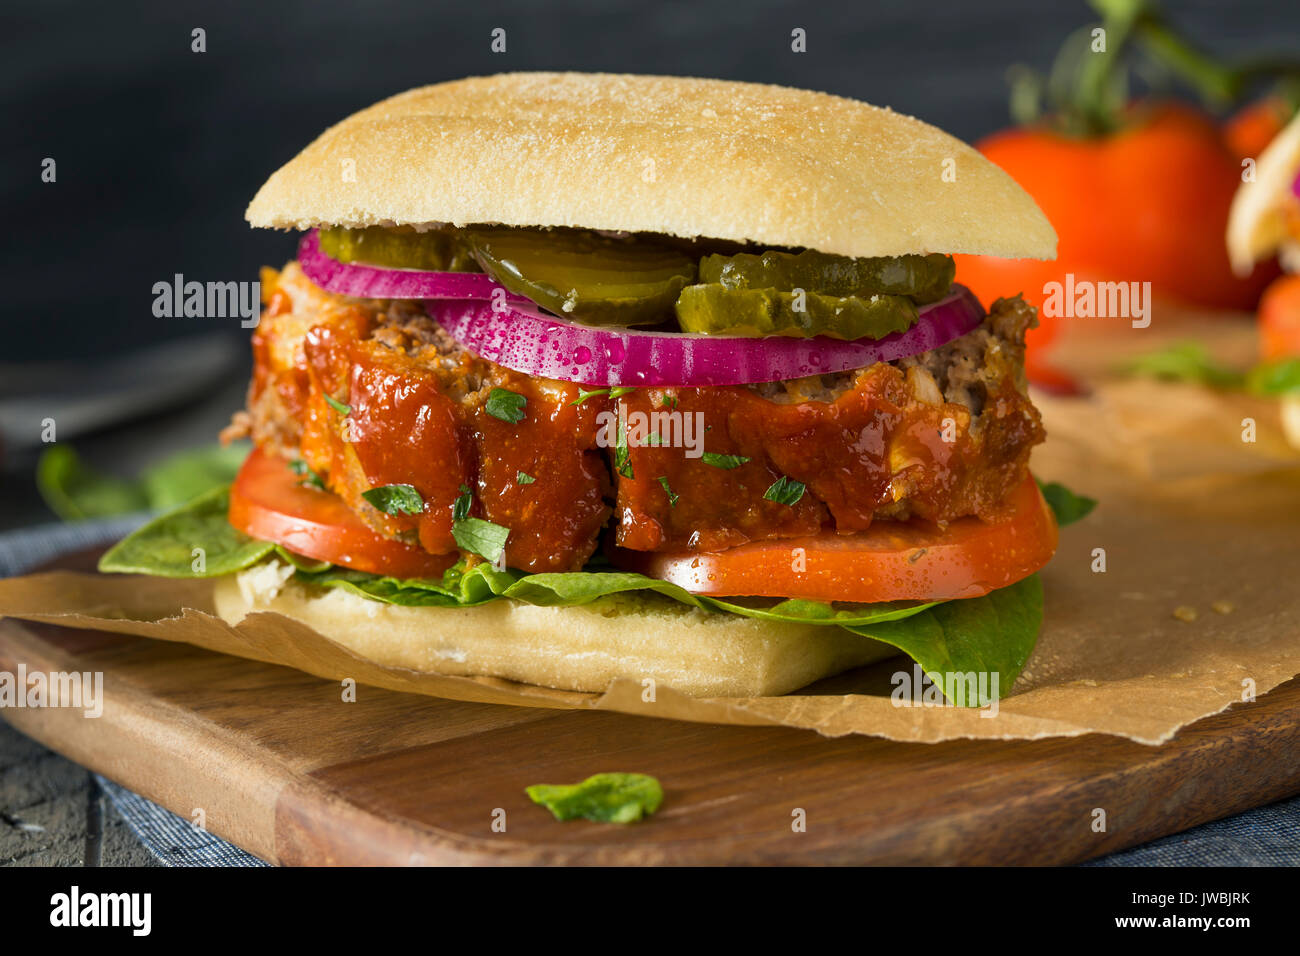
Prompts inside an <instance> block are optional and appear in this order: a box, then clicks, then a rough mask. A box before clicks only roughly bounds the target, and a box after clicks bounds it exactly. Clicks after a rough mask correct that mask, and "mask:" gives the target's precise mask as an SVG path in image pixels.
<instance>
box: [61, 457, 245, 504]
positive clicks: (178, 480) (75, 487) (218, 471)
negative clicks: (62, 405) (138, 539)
mask: <svg viewBox="0 0 1300 956" xmlns="http://www.w3.org/2000/svg"><path fill="white" fill-rule="evenodd" d="M247 456H248V444H247V443H246V442H243V443H237V444H231V445H225V446H223V445H210V446H205V447H203V448H196V449H192V450H189V451H183V452H180V453H178V454H175V455H172V456H170V457H168V458H164V459H163V460H162V461H160V462H157V463H155V464H153V465H150V466H149V467H148V468H145V469H144V471H142V472H141V473H140V477H139V478H138V479H136V480H127V479H123V478H115V477H113V476H111V475H105V474H103V473H102V472H99V471H96V470H95V469H93V468H91V467H90V466H89V465H87V464H86V463H85V462H84V461H82V459H81V456H80V455H78V454H77V452H76V451H75V450H74V449H72V448H71V447H69V446H67V445H51V446H50V447H49V448H48V449H46V451H45V453H44V454H42V455H41V457H40V460H39V461H38V462H37V463H36V487H37V490H38V491H40V493H41V497H42V498H44V499H45V503H46V504H47V505H49V506H50V510H51V511H53V512H54V513H55V514H57V515H58V516H59V517H60V518H62V519H63V520H64V521H80V520H82V519H86V518H110V517H113V516H115V515H124V514H130V513H131V512H133V511H144V510H152V511H168V510H170V509H173V508H176V507H178V506H180V505H182V504H184V503H185V502H187V501H189V500H191V499H192V498H195V497H197V496H198V495H201V494H203V493H204V492H207V491H211V490H212V489H213V488H218V487H221V486H222V485H227V484H229V483H230V482H231V481H233V480H234V477H235V473H236V472H238V471H239V466H240V465H241V464H243V462H244V459H245V458H246V457H247Z"/></svg>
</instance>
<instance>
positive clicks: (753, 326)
mask: <svg viewBox="0 0 1300 956" xmlns="http://www.w3.org/2000/svg"><path fill="white" fill-rule="evenodd" d="M954 270H955V266H954V263H953V260H952V258H951V257H949V256H942V255H929V256H920V255H910V256H898V257H896V258H870V259H852V258H849V257H847V256H833V255H828V254H826V253H822V252H813V251H808V252H800V253H789V252H775V251H768V252H764V253H761V254H758V255H754V254H750V253H742V254H740V255H734V256H720V255H711V256H705V257H704V258H703V259H702V260H701V262H700V284H699V285H694V286H690V287H688V288H687V289H685V290H683V292H682V295H681V297H680V298H679V299H678V300H677V321H678V322H679V323H680V325H681V327H682V329H683V330H684V331H687V332H701V333H707V334H714V335H751V336H764V335H792V336H813V335H826V336H830V337H832V338H838V339H848V340H852V339H859V338H873V339H876V338H881V337H883V336H885V335H888V334H890V333H891V332H900V331H903V330H904V329H907V328H908V327H910V326H911V325H912V324H913V323H915V322H916V319H917V304H918V303H920V304H924V303H927V302H935V301H938V300H939V299H941V298H943V297H944V296H945V295H947V294H948V290H949V289H950V288H951V286H952V279H953V274H954Z"/></svg>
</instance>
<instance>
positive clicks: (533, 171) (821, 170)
mask: <svg viewBox="0 0 1300 956" xmlns="http://www.w3.org/2000/svg"><path fill="white" fill-rule="evenodd" d="M247 217H248V221H249V222H251V223H252V224H253V225H254V226H263V227H273V228H281V229H308V228H311V227H314V226H321V225H333V226H353V227H355V226H372V225H386V226H391V225H413V226H417V227H419V226H425V225H430V224H435V223H452V224H454V225H467V224H470V223H501V224H504V225H511V226H577V227H584V228H588V229H600V230H611V231H617V232H650V233H664V234H668V235H673V236H682V237H705V238H711V239H728V240H735V241H740V242H746V241H747V242H753V243H756V244H758V245H760V246H786V247H806V248H811V249H818V250H821V251H822V252H829V253H837V254H840V255H847V256H896V255H904V254H907V253H933V252H939V253H962V252H965V253H981V254H987V255H994V256H1005V257H1009V258H1035V259H1050V258H1053V257H1054V256H1055V254H1056V233H1055V232H1054V231H1053V230H1052V227H1051V224H1050V223H1048V221H1047V219H1046V217H1045V216H1044V215H1043V213H1042V211H1041V210H1039V208H1038V207H1037V206H1036V205H1035V204H1034V201H1033V200H1032V199H1031V198H1030V197H1029V196H1028V194H1026V193H1025V191H1024V190H1022V189H1021V188H1020V187H1019V186H1018V185H1016V183H1015V182H1014V181H1013V180H1012V179H1011V177H1010V176H1008V175H1007V174H1006V173H1004V172H1003V171H1002V170H1001V169H999V168H998V167H997V166H995V165H993V164H992V163H991V162H989V161H988V160H987V159H985V158H984V157H983V156H981V155H980V154H979V153H978V152H976V151H975V150H974V149H972V148H971V147H969V146H967V145H966V144H965V143H962V142H961V141H960V140H957V139H955V138H954V137H952V136H949V135H948V134H947V133H944V132H942V131H940V130H938V129H935V128H934V127H933V126H930V125H928V124H926V123H923V122H921V121H920V120H917V119H913V118H912V117H910V116H905V115H903V114H901V113H895V112H893V111H892V110H888V109H881V108H879V107H875V106H869V105H867V104H866V103H861V102H858V101H856V100H849V99H844V98H843V97H838V96H830V95H828V94H825V93H813V92H809V91H806V90H795V89H789V88H786V87H781V86H767V85H762V84H757V83H733V82H727V81H723V80H705V79H687V78H681V77H662V76H627V75H615V74H601V73H505V74H500V75H497V76H487V77H473V78H470V79H464V80H456V81H454V82H450V83H439V84H437V85H434V86H426V87H422V88H420V89H415V90H410V91H409V92H406V93H402V94H400V95H398V96H394V97H391V98H390V99H387V100H384V101H383V102H381V103H377V104H376V105H374V106H371V107H370V108H368V109H364V110H362V111H361V112H360V113H357V114H355V115H353V116H350V117H348V118H347V119H345V120H343V122H341V123H338V124H337V125H335V126H332V127H331V128H330V129H328V130H326V131H325V132H324V133H322V134H321V135H320V136H319V137H318V138H317V139H316V141H315V142H313V143H312V144H311V145H310V146H308V147H307V148H306V149H305V150H303V151H302V152H301V153H299V154H298V155H297V156H296V157H295V158H294V159H292V160H291V161H290V162H289V163H288V164H287V165H285V166H284V167H282V168H281V169H279V170H278V171H277V172H276V173H275V174H274V175H273V176H272V177H271V178H270V179H269V180H267V182H266V184H265V185H264V186H263V187H262V188H261V189H260V190H259V191H258V193H257V195H256V196H255V197H254V198H253V201H252V203H251V204H250V205H249V207H248V212H247Z"/></svg>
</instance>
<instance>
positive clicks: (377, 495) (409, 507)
mask: <svg viewBox="0 0 1300 956" xmlns="http://www.w3.org/2000/svg"><path fill="white" fill-rule="evenodd" d="M361 497H362V498H365V499H366V501H368V502H370V503H371V504H372V505H374V506H375V507H376V508H378V509H379V510H380V511H382V512H384V513H385V514H390V515H418V514H419V513H420V512H421V511H423V510H424V499H423V498H421V497H420V493H419V492H418V491H416V490H415V486H414V485H380V486H379V487H378V488H371V489H370V490H369V491H363V492H361Z"/></svg>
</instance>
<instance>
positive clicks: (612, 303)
mask: <svg viewBox="0 0 1300 956" xmlns="http://www.w3.org/2000/svg"><path fill="white" fill-rule="evenodd" d="M466 237H467V239H468V242H469V244H470V247H471V248H472V249H473V250H474V253H475V255H476V256H477V257H478V261H479V264H480V265H481V266H482V267H483V270H484V271H485V272H487V273H488V274H489V275H491V276H492V278H494V279H496V280H497V281H498V282H500V283H501V284H502V285H503V286H505V287H506V288H507V289H509V290H510V291H511V292H514V293H516V294H517V295H522V296H527V297H528V298H529V299H532V300H533V301H534V302H536V303H537V304H538V305H540V306H542V307H543V308H545V309H549V310H550V311H552V312H554V313H555V314H556V315H560V316H564V317H565V318H572V319H574V320H577V321H581V322H586V323H589V324H592V325H637V324H645V323H648V322H660V321H663V320H664V319H666V318H668V317H669V316H670V315H671V314H672V309H673V303H674V302H676V301H677V297H678V295H679V294H680V293H681V291H682V289H683V288H684V287H685V286H686V285H688V284H689V283H691V282H693V281H695V260H694V259H692V258H691V257H690V256H687V255H685V254H683V253H681V252H678V251H677V250H676V249H672V248H670V247H667V246H661V245H656V244H654V243H647V242H641V241H639V240H624V239H614V238H609V237H606V236H601V235H597V234H596V233H592V232H584V231H578V230H547V229H473V230H467V232H466Z"/></svg>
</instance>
